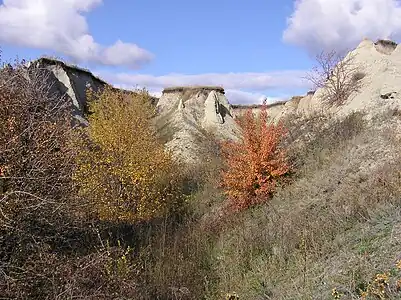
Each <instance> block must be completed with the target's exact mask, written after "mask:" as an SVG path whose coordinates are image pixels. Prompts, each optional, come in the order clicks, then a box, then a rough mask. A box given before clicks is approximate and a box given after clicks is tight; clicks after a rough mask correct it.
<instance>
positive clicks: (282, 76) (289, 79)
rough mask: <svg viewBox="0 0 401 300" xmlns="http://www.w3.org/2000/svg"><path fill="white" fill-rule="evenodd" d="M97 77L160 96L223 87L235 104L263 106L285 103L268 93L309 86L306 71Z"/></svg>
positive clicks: (118, 85)
mask: <svg viewBox="0 0 401 300" xmlns="http://www.w3.org/2000/svg"><path fill="white" fill-rule="evenodd" d="M96 75H98V76H100V77H102V78H104V79H106V80H108V81H110V82H111V83H112V84H113V85H114V86H116V87H119V88H124V89H134V88H143V87H146V88H147V89H148V91H149V92H150V93H151V94H152V95H155V96H157V97H160V95H161V91H162V90H163V88H165V87H171V86H188V85H218V86H222V87H224V89H225V91H226V95H227V98H228V100H229V101H230V103H232V104H261V103H262V101H263V99H265V98H267V102H268V103H273V102H277V101H282V100H285V98H287V97H272V96H270V95H269V94H271V93H269V90H275V91H276V92H277V90H283V91H285V93H286V94H289V93H291V92H295V91H299V90H306V89H308V88H309V85H310V84H309V83H308V82H306V81H305V80H303V79H302V76H304V75H305V72H304V71H283V72H271V73H210V74H197V75H185V74H169V75H163V76H154V75H144V74H125V73H121V74H114V73H102V72H97V73H96Z"/></svg>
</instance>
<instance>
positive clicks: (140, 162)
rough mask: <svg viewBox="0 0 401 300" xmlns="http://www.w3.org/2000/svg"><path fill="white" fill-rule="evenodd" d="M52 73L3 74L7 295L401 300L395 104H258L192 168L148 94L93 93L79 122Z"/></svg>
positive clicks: (0, 138) (2, 255) (1, 181)
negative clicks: (84, 120) (310, 111)
mask: <svg viewBox="0 0 401 300" xmlns="http://www.w3.org/2000/svg"><path fill="white" fill-rule="evenodd" d="M46 76H48V75H47V73H46V71H45V70H38V69H33V68H27V67H25V66H24V65H23V64H19V63H16V64H14V65H12V66H11V65H7V66H4V67H3V68H1V70H0V118H1V119H2V120H3V122H1V123H0V297H3V298H6V299H27V298H29V299H140V300H141V299H143V300H150V299H161V300H168V299H174V300H175V299H181V300H185V299H188V300H189V299H207V300H214V299H216V300H219V299H230V300H234V299H235V300H240V299H327V300H329V299H366V300H370V299H399V298H400V295H401V291H400V268H401V263H400V257H399V253H401V242H400V241H401V222H400V220H401V219H400V216H401V173H400V170H401V165H400V162H401V150H400V149H401V141H400V138H399V134H398V132H397V131H396V130H395V129H394V128H395V127H392V124H393V123H394V124H395V123H396V121H398V118H399V116H400V114H399V113H397V112H396V111H394V110H391V111H389V112H388V115H386V116H383V117H382V118H371V119H369V121H367V120H366V118H365V115H364V113H360V112H359V113H352V114H349V115H348V116H345V117H338V116H331V115H328V114H327V113H326V114H315V115H311V116H308V117H305V116H301V115H290V116H288V118H287V119H285V120H283V122H280V123H269V122H270V121H269V122H268V118H267V116H268V110H267V109H268V108H267V107H266V106H262V111H261V113H260V115H258V116H254V115H253V114H252V113H251V111H249V112H248V113H247V114H245V116H244V117H243V118H239V119H238V122H239V125H240V127H241V129H242V132H243V136H242V139H240V140H238V141H228V142H223V143H218V142H216V140H215V139H214V138H213V135H212V134H209V135H207V140H203V142H204V143H205V149H208V151H206V152H207V153H202V161H204V163H203V164H202V165H201V166H196V168H193V167H191V168H189V167H188V166H185V165H181V164H177V162H174V161H173V160H172V158H171V156H170V153H168V152H166V151H165V150H164V147H163V143H162V142H161V140H160V136H159V134H160V133H159V132H157V131H156V129H155V128H154V127H153V126H154V123H155V122H154V121H155V120H154V115H155V109H154V107H153V105H152V99H150V97H149V95H148V94H147V93H146V91H136V92H135V93H120V92H119V91H117V90H115V89H112V88H105V89H104V90H103V91H101V92H99V93H93V92H91V91H89V95H88V97H89V100H90V106H89V115H88V116H87V117H88V120H89V126H88V127H86V128H75V127H73V126H72V125H73V119H72V117H71V115H72V114H71V113H72V111H71V107H70V104H69V103H68V101H67V100H66V99H65V98H63V97H61V96H60V95H56V94H52V93H51V91H52V90H51V89H50V87H49V86H46V85H45V84H44V83H45V82H46ZM342 95H343V96H344V95H346V94H342ZM342 101H343V100H342ZM342 101H340V102H336V103H337V104H339V103H342ZM384 119H386V122H383V120H384ZM138 137H140V138H138ZM284 179H285V181H284ZM281 183H285V184H281ZM227 200H228V201H229V203H230V204H231V205H232V206H231V208H234V209H235V213H232V214H226V215H224V213H223V212H224V210H226V209H227V205H226V203H227ZM254 204H258V205H254ZM216 224H218V225H219V226H213V225H216Z"/></svg>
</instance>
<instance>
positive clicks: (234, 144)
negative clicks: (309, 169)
mask: <svg viewBox="0 0 401 300" xmlns="http://www.w3.org/2000/svg"><path fill="white" fill-rule="evenodd" d="M237 123H238V125H239V126H240V128H241V129H242V134H243V136H242V139H241V140H240V141H226V142H223V143H222V147H221V151H222V156H223V158H224V162H225V165H226V166H227V168H226V170H224V171H223V174H222V186H223V187H224V188H225V190H226V191H225V193H226V194H227V196H228V198H229V199H230V200H231V203H232V205H233V206H234V207H235V208H236V209H245V208H248V207H249V206H251V205H253V204H257V203H261V202H264V201H266V200H267V199H268V198H269V196H270V195H271V194H272V193H273V191H274V189H275V186H276V184H277V182H278V181H279V179H280V178H281V177H282V176H283V175H285V174H287V173H288V172H289V170H290V168H289V165H288V164H287V162H286V154H285V151H284V149H281V148H280V147H279V146H280V142H281V140H282V138H283V136H284V134H285V130H284V127H283V125H282V123H278V124H273V123H268V114H267V107H266V104H264V105H263V106H262V107H261V112H260V114H259V116H257V117H256V116H254V115H253V113H252V111H251V110H248V111H247V112H246V114H245V115H244V116H243V117H242V118H238V119H237Z"/></svg>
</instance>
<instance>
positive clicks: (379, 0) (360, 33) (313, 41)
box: [283, 0, 401, 53]
mask: <svg viewBox="0 0 401 300" xmlns="http://www.w3.org/2000/svg"><path fill="white" fill-rule="evenodd" d="M287 21H288V27H287V29H286V30H285V31H284V33H283V40H284V41H285V42H287V43H291V44H295V45H298V46H301V47H304V48H306V49H307V50H308V51H309V52H311V53H316V52H318V51H321V50H333V49H334V50H337V51H339V52H341V51H344V50H348V49H350V48H354V47H355V46H357V45H358V43H359V42H361V41H362V39H363V38H370V39H372V40H376V39H379V38H383V39H386V38H389V39H395V40H397V39H399V38H400V37H401V6H400V1H396V0H296V1H295V5H294V12H293V14H292V15H291V16H290V17H289V19H288V20H287Z"/></svg>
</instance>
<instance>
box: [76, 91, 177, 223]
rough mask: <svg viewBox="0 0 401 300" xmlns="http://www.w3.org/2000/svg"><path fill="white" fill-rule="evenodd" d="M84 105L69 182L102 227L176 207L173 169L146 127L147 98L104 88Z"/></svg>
mask: <svg viewBox="0 0 401 300" xmlns="http://www.w3.org/2000/svg"><path fill="white" fill-rule="evenodd" d="M88 100H89V102H90V103H91V105H90V111H91V115H90V116H89V124H90V125H89V127H88V128H87V130H86V132H85V133H86V134H87V139H84V143H79V142H78V144H79V145H80V147H79V151H78V155H77V169H76V172H75V174H74V179H75V181H76V183H77V185H78V186H79V194H80V196H81V197H82V198H84V199H86V200H87V201H89V202H90V207H91V208H93V213H95V214H96V215H97V216H98V217H99V218H100V219H101V220H103V221H115V222H117V221H126V222H136V221H144V220H150V219H153V218H156V217H161V216H163V215H164V214H165V213H166V212H167V211H168V210H169V209H171V208H173V206H175V207H176V206H177V205H182V199H183V197H182V192H181V190H180V188H179V181H178V180H179V174H178V173H177V166H176V165H175V164H174V163H173V161H172V159H171V156H170V154H169V153H166V152H165V151H164V146H163V144H162V143H161V142H159V141H158V139H157V136H156V134H155V132H154V130H152V127H151V118H152V117H153V115H154V107H153V106H152V104H151V99H150V96H149V95H148V93H147V92H145V91H138V92H137V93H135V94H131V95H127V94H126V93H123V92H119V91H115V90H112V89H111V88H106V89H105V90H104V91H102V92H101V93H99V94H97V95H95V94H93V93H89V97H88Z"/></svg>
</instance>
